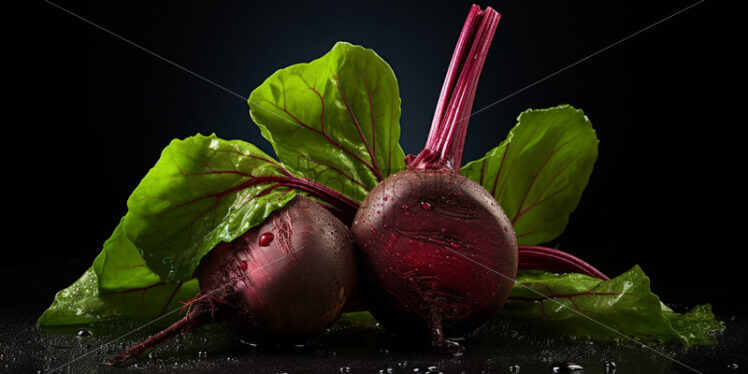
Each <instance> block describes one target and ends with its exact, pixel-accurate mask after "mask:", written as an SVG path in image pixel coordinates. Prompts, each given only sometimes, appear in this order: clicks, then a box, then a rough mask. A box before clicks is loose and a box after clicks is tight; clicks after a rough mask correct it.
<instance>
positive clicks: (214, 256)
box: [108, 196, 356, 364]
mask: <svg viewBox="0 0 748 374" xmlns="http://www.w3.org/2000/svg"><path fill="white" fill-rule="evenodd" d="M271 238H272V239H271ZM355 271H356V268H355V261H354V258H353V240H352V237H351V234H350V231H349V230H348V228H347V227H345V225H343V223H342V222H340V220H338V219H337V218H335V217H334V216H333V215H332V214H331V213H330V212H328V211H327V210H326V209H324V208H322V207H321V206H320V205H319V204H317V203H316V202H313V201H312V200H310V199H308V198H306V197H303V196H297V197H295V198H294V199H293V200H292V201H291V202H289V203H288V204H287V205H286V206H285V207H283V208H282V209H280V210H278V211H276V212H273V213H272V214H271V215H270V216H269V217H268V218H267V219H266V220H265V222H263V223H262V224H261V225H259V226H257V227H254V228H252V229H251V230H249V231H247V232H246V233H245V234H244V235H242V236H241V237H239V238H237V239H236V240H234V241H233V242H231V243H221V244H219V245H218V246H216V248H215V249H213V250H212V251H211V252H210V253H209V254H208V255H206V256H205V257H204V258H203V259H202V261H201V262H200V266H199V267H198V269H197V277H198V280H199V282H200V289H201V291H200V295H198V297H197V298H196V299H194V300H193V301H192V302H191V303H190V306H189V311H188V313H187V315H186V316H185V317H184V318H182V319H181V320H179V321H177V322H176V323H175V324H174V325H172V326H170V327H168V328H167V329H165V330H164V331H162V332H160V333H158V334H156V335H154V336H152V337H150V338H149V339H147V340H146V341H144V342H143V343H141V344H139V345H137V346H135V347H133V348H131V349H130V350H128V351H126V352H124V353H122V354H121V355H119V356H117V357H114V358H112V359H110V360H109V361H108V363H110V364H113V363H117V362H121V361H124V360H126V359H128V358H130V357H133V356H136V355H138V354H140V353H142V352H143V351H145V350H147V349H148V348H151V347H154V346H156V345H158V344H161V343H163V342H164V341H166V340H168V339H169V338H171V337H173V336H174V335H176V334H177V333H180V332H181V333H186V332H187V331H189V330H190V329H191V328H193V327H196V326H199V325H202V324H205V323H211V322H218V323H220V324H221V325H223V326H224V327H226V328H228V329H229V330H231V331H232V332H234V333H236V334H238V335H240V336H242V337H244V338H246V339H249V340H253V341H258V342H276V343H283V342H296V341H301V340H303V339H306V338H309V337H311V336H313V335H315V334H317V333H320V332H322V331H324V329H326V328H327V327H329V326H330V325H331V324H332V323H333V322H334V321H335V319H336V318H337V317H338V316H339V315H340V313H341V311H342V309H343V306H344V305H345V304H346V303H347V302H348V299H349V297H350V295H351V292H352V291H353V288H354V286H355Z"/></svg>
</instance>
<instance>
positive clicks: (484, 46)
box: [351, 5, 517, 348]
mask: <svg viewBox="0 0 748 374" xmlns="http://www.w3.org/2000/svg"><path fill="white" fill-rule="evenodd" d="M499 18H500V15H499V14H498V13H497V12H496V11H495V10H493V9H491V8H490V7H489V8H486V9H485V10H481V9H480V7H478V6H476V5H473V6H472V8H471V9H470V13H469V14H468V17H467V20H466V21H465V26H464V27H463V29H462V33H461V34H460V38H459V39H458V41H457V47H456V48H455V53H454V55H453V56H452V61H451V63H450V67H449V70H448V71H447V77H446V79H445V81H444V85H443V87H442V92H441V95H440V97H439V103H438V104H437V108H436V112H435V114H434V120H433V122H432V125H431V131H430V133H429V136H428V139H427V141H426V145H425V147H424V150H423V151H422V152H421V153H420V154H419V155H417V156H412V155H411V156H408V157H407V158H406V164H407V170H405V171H402V172H399V173H397V174H395V175H392V176H390V177H389V178H387V179H385V180H384V181H383V182H381V183H380V184H379V185H378V186H377V187H375V188H374V189H373V190H372V191H371V193H370V194H369V196H368V197H367V198H366V199H365V200H364V202H363V203H362V204H361V207H360V208H359V210H358V212H357V213H356V217H355V219H354V221H353V226H352V227H351V231H352V233H353V236H354V237H355V238H356V240H357V241H358V244H359V247H360V250H361V258H362V262H363V268H364V271H365V272H366V275H367V277H366V278H365V281H364V282H363V283H364V287H365V288H364V292H363V294H364V295H363V297H364V298H366V299H368V306H369V308H370V309H371V310H372V313H373V314H374V316H375V317H376V318H377V319H378V320H379V321H380V322H382V323H383V324H384V325H386V326H388V327H391V328H392V329H394V330H395V331H400V332H404V331H420V332H421V333H422V334H423V333H425V332H428V334H429V335H430V337H431V342H432V344H433V345H434V346H438V347H455V348H457V346H456V344H454V343H451V342H449V341H447V340H445V338H444V334H445V333H446V334H460V333H464V332H465V331H467V330H469V329H471V328H474V327H476V326H477V325H479V324H480V323H482V322H483V321H485V320H486V319H487V318H488V317H490V316H491V315H492V314H494V313H495V312H496V311H497V310H498V309H499V308H500V307H501V306H502V305H503V304H504V301H505V300H506V299H507V297H508V296H509V292H510V291H511V288H512V284H513V280H514V277H515V276H516V272H517V239H516V236H515V234H514V230H513V228H512V226H511V222H510V221H509V219H508V218H507V216H506V214H504V212H503V210H502V209H501V207H499V205H498V204H497V203H496V201H495V200H494V198H493V197H492V196H491V194H490V193H488V191H486V190H485V189H484V188H483V187H482V186H480V185H479V184H478V183H476V182H474V181H473V180H470V179H468V178H465V177H462V176H460V175H459V174H458V170H459V167H460V163H461V159H462V150H463V146H464V144H465V134H466V131H467V123H468V119H469V117H470V110H471V107H472V104H473V99H474V97H475V91H476V87H477V84H478V78H479V76H480V72H481V69H482V68H483V64H484V62H485V59H486V55H487V54H488V48H489V46H490V44H491V40H492V39H493V35H494V33H495V31H496V27H497V26H498V22H499Z"/></svg>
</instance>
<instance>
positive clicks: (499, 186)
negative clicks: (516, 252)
mask: <svg viewBox="0 0 748 374" xmlns="http://www.w3.org/2000/svg"><path fill="white" fill-rule="evenodd" d="M597 143H598V140H597V136H596V135H595V130H593V129H592V125H591V124H590V121H589V119H588V118H587V116H585V115H584V113H583V112H582V111H581V110H578V109H575V108H573V107H571V106H568V105H562V106H558V107H554V108H549V109H530V110H527V111H525V112H523V113H521V114H520V115H519V117H518V118H517V125H516V126H515V127H514V128H513V129H512V130H511V131H510V132H509V136H508V137H507V139H506V140H504V141H503V142H502V143H501V144H500V145H499V146H497V147H496V148H494V149H492V150H490V151H489V152H488V153H486V155H485V156H483V157H482V158H480V159H478V160H475V161H472V162H470V163H468V164H467V165H465V166H463V167H462V169H460V174H462V175H464V176H467V177H469V178H471V179H473V180H475V181H477V182H478V183H480V184H481V185H482V186H483V187H485V188H486V189H487V190H488V191H489V192H491V194H492V195H493V196H494V198H495V199H496V201H498V203H499V205H501V207H502V208H503V209H504V212H506V214H507V215H508V216H509V218H510V219H511V221H512V224H513V225H514V230H515V232H516V233H517V240H518V241H519V243H520V244H539V243H544V242H547V241H549V240H552V239H554V238H556V237H557V236H558V235H560V234H561V233H562V232H563V231H564V228H565V227H566V224H567V222H568V221H569V215H570V214H571V212H572V211H573V210H574V209H575V208H576V207H577V204H579V199H580V198H581V196H582V190H584V187H585V186H586V185H587V181H588V180H589V177H590V174H591V173H592V167H593V166H594V164H595V160H596V159H597Z"/></svg>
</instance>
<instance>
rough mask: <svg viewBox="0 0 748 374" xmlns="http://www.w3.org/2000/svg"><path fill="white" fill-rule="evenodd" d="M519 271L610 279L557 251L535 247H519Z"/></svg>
mask: <svg viewBox="0 0 748 374" xmlns="http://www.w3.org/2000/svg"><path fill="white" fill-rule="evenodd" d="M518 268H519V270H544V271H550V272H560V273H580V274H585V275H589V276H591V277H595V278H599V279H602V280H610V278H609V277H608V276H607V275H605V274H603V272H601V271H600V270H597V269H596V268H595V267H594V266H592V265H590V264H588V263H587V262H585V261H584V260H582V259H580V258H578V257H575V256H572V255H571V254H569V253H566V252H563V251H559V250H557V249H553V248H548V247H541V246H535V245H520V246H519V266H518Z"/></svg>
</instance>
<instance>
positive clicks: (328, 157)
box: [249, 42, 405, 201]
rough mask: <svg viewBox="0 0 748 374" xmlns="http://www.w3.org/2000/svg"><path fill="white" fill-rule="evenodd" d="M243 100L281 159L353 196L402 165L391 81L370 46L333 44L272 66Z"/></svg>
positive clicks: (397, 97) (397, 95)
mask: <svg viewBox="0 0 748 374" xmlns="http://www.w3.org/2000/svg"><path fill="white" fill-rule="evenodd" d="M249 106H250V115H251V116H252V119H253V120H254V122H255V123H257V125H258V126H259V127H260V130H261V131H262V135H263V136H264V137H265V138H266V139H267V140H269V141H270V143H271V144H272V145H273V148H274V149H275V152H276V154H277V155H278V157H279V159H280V160H281V161H282V162H283V163H284V165H287V166H288V167H289V168H291V169H293V170H295V171H297V173H298V174H299V175H300V176H303V177H306V178H309V179H311V180H314V181H316V182H319V183H321V184H324V185H327V186H328V187H330V188H332V189H334V190H336V191H338V192H340V193H342V194H344V195H346V196H348V197H350V198H352V199H354V200H357V201H361V200H363V199H364V198H365V197H366V195H367V194H368V191H369V190H371V189H372V188H373V187H374V186H376V185H377V184H378V183H379V182H380V181H381V180H383V179H384V178H386V177H387V176H388V175H390V174H392V173H395V172H397V171H400V170H402V169H404V168H405V162H404V153H403V150H402V149H401V148H400V145H399V143H398V140H399V138H400V124H399V120H400V93H399V88H398V85H397V80H396V79H395V74H394V73H393V71H392V69H391V68H390V66H389V65H388V64H387V63H386V62H385V61H384V60H382V59H381V58H380V57H379V56H378V55H377V54H376V53H374V51H372V50H370V49H366V48H363V47H360V46H356V45H351V44H348V43H343V42H339V43H337V44H335V46H334V47H333V48H332V50H331V51H330V52H328V53H327V54H325V55H324V56H322V57H321V58H319V59H317V60H314V61H312V62H310V63H302V64H296V65H292V66H289V67H287V68H285V69H281V70H278V71H277V72H275V73H274V74H273V75H271V76H270V77H269V78H268V79H267V80H265V82H264V83H263V84H262V85H261V86H259V87H258V88H257V89H255V90H254V91H252V94H251V95H250V96H249Z"/></svg>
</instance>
